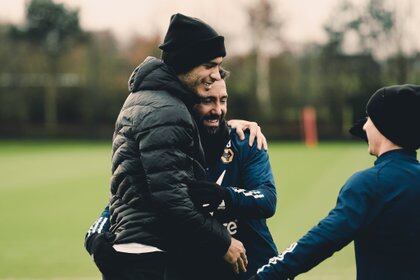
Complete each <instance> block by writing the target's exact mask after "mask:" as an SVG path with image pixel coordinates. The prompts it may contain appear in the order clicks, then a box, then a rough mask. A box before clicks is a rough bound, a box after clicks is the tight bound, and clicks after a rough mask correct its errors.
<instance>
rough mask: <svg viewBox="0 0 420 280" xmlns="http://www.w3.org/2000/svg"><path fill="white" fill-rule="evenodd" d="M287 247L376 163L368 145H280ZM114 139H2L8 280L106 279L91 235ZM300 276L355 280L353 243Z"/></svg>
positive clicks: (276, 166)
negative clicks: (89, 244) (89, 243)
mask: <svg viewBox="0 0 420 280" xmlns="http://www.w3.org/2000/svg"><path fill="white" fill-rule="evenodd" d="M269 153H270V161H271V164H272V167H273V171H274V174H275V178H276V182H277V190H278V204H277V213H276V215H275V217H274V218H272V219H270V221H269V224H270V228H271V231H272V233H273V235H274V238H275V241H276V243H277V245H278V248H279V250H283V249H284V248H286V247H287V246H288V245H289V244H290V243H292V242H293V241H296V240H297V239H298V238H299V237H300V236H302V235H303V234H304V233H305V232H306V231H307V230H308V229H310V228H311V227H312V226H313V225H315V224H316V223H317V221H318V220H319V219H321V218H322V217H324V216H325V215H326V214H327V213H328V211H329V209H331V208H332V207H333V206H334V204H335V200H336V197H337V194H338V191H339V189H340V187H341V186H342V184H343V183H344V182H345V180H346V179H347V178H348V177H349V176H350V175H351V174H352V173H354V172H355V171H357V170H360V169H363V168H366V167H368V166H370V165H371V164H372V162H373V158H371V157H369V155H368V154H367V153H366V146H365V145H363V144H360V145H359V144H351V143H329V144H321V145H320V146H319V147H318V148H313V149H308V148H305V147H304V146H303V145H301V144H297V143H296V144H294V143H272V144H271V145H270V150H269ZM110 157H111V147H110V143H108V142H105V143H104V142H101V143H99V142H30V141H27V142H22V141H18V142H11V141H3V142H0V221H1V226H0V279H100V277H99V274H98V273H97V270H96V268H95V266H94V265H93V262H92V261H91V260H90V258H89V256H88V255H87V253H85V251H84V248H83V238H84V233H85V231H86V230H87V228H88V227H89V226H90V224H91V222H92V221H93V220H95V219H96V217H97V215H98V214H99V213H100V212H101V210H102V208H103V206H104V204H105V201H106V200H107V196H108V185H109V177H110ZM298 279H355V268H354V253H353V246H352V245H351V246H347V247H346V248H345V249H344V250H342V251H341V252H339V253H337V254H335V255H334V257H333V258H330V259H329V260H327V261H325V262H324V263H322V264H321V265H320V266H318V267H317V268H315V269H313V270H311V271H310V272H309V273H307V274H305V275H302V276H300V277H298Z"/></svg>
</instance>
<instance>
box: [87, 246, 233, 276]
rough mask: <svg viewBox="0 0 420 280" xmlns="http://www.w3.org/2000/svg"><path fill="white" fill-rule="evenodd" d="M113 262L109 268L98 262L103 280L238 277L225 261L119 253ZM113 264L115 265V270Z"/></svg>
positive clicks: (165, 254)
mask: <svg viewBox="0 0 420 280" xmlns="http://www.w3.org/2000/svg"><path fill="white" fill-rule="evenodd" d="M113 258H114V260H113V261H112V262H109V261H107V262H106V263H107V264H108V265H107V266H105V265H104V264H103V263H101V261H100V260H95V262H96V265H97V266H98V267H99V269H100V270H101V272H102V277H103V278H102V279H103V280H143V279H144V280H197V279H200V280H233V279H237V276H236V275H235V274H234V273H233V272H232V269H231V268H230V266H229V265H228V264H227V263H226V262H225V261H223V260H222V259H220V260H217V261H215V260H214V259H206V258H205V257H203V256H191V257H190V258H185V256H182V257H181V256H179V255H178V256H171V255H169V254H168V253H163V252H153V253H145V254H127V253H120V252H117V253H116V254H115V255H114V257H113ZM109 263H113V265H112V266H110V265H109Z"/></svg>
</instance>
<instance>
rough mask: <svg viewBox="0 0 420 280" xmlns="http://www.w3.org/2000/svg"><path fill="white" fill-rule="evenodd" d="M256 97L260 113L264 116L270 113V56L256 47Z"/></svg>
mask: <svg viewBox="0 0 420 280" xmlns="http://www.w3.org/2000/svg"><path fill="white" fill-rule="evenodd" d="M256 94H257V99H258V103H259V107H260V113H262V114H263V115H264V116H266V117H267V116H270V114H271V100H270V99H271V98H270V57H269V56H268V55H267V54H265V53H264V52H263V51H261V49H260V48H257V93H256Z"/></svg>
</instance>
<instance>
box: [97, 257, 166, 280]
mask: <svg viewBox="0 0 420 280" xmlns="http://www.w3.org/2000/svg"><path fill="white" fill-rule="evenodd" d="M96 265H97V266H98V267H99V269H100V270H101V272H102V279H103V280H143V279H144V280H146V279H147V280H164V279H165V269H166V254H165V253H162V252H153V253H145V254H126V253H120V252H117V253H116V254H115V256H114V262H113V265H112V267H109V262H108V267H104V264H103V263H101V261H100V260H99V261H96Z"/></svg>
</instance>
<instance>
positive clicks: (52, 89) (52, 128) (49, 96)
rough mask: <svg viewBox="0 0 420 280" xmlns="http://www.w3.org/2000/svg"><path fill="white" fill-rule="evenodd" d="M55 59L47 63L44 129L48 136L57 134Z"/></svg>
mask: <svg viewBox="0 0 420 280" xmlns="http://www.w3.org/2000/svg"><path fill="white" fill-rule="evenodd" d="M54 60H55V59H51V61H50V63H49V73H48V78H47V83H46V88H45V99H44V105H45V108H44V110H45V120H44V121H45V129H46V132H47V134H48V135H49V136H54V135H55V134H56V132H57V64H56V61H54Z"/></svg>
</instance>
